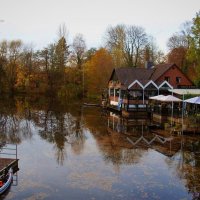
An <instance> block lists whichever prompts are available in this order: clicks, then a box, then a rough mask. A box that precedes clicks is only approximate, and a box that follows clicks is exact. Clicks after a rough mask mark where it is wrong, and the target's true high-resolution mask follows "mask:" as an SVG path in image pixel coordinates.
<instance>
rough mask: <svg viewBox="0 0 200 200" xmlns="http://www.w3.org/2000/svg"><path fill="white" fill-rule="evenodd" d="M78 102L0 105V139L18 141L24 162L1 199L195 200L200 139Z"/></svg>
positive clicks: (32, 101)
mask: <svg viewBox="0 0 200 200" xmlns="http://www.w3.org/2000/svg"><path fill="white" fill-rule="evenodd" d="M81 105H82V104H81V103H80V102H76V103H70V102H65V103H63V102H59V101H55V100H49V99H48V100H46V99H40V98H31V99H28V100H27V99H25V98H18V99H15V100H1V101H0V141H1V142H7V143H11V144H17V158H18V159H19V171H18V172H17V173H16V175H15V177H14V178H15V182H13V185H12V186H11V188H10V189H9V191H8V192H7V193H6V194H4V195H3V196H1V197H0V198H2V199H15V200H17V199H20V200H21V199H26V200H32V199H81V200H82V199H91V200H95V199H126V200H128V199H131V200H133V199H136V200H138V199H162V200H163V199H166V200H168V199H198V196H199V192H200V137H199V136H197V135H194V134H190V135H187V136H186V135H177V134H176V135H172V134H171V133H170V132H168V133H167V134H166V133H163V131H162V130H161V131H159V130H156V131H154V130H150V129H149V126H148V124H149V123H150V122H148V121H147V120H143V119H135V120H133V119H132V120H127V119H122V118H120V116H118V115H116V114H114V113H110V112H105V111H102V110H101V109H100V108H96V107H83V106H81ZM0 156H1V157H2V156H3V155H1V154H0ZM4 156H5V155H4Z"/></svg>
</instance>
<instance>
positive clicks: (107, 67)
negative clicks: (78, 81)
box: [84, 48, 114, 95]
mask: <svg viewBox="0 0 200 200" xmlns="http://www.w3.org/2000/svg"><path fill="white" fill-rule="evenodd" d="M113 67H114V65H113V60H112V57H111V55H110V54H109V52H108V51H107V50H106V49H104V48H101V49H99V50H98V51H96V53H95V54H94V55H93V56H92V57H91V59H90V60H89V61H87V62H86V64H85V65H84V69H85V70H84V74H85V83H86V87H87V91H88V92H89V93H90V94H99V95H100V94H101V93H102V90H103V89H104V88H105V87H107V83H108V79H109V78H110V75H111V72H112V70H113Z"/></svg>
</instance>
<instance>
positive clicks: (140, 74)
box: [115, 67, 154, 87]
mask: <svg viewBox="0 0 200 200" xmlns="http://www.w3.org/2000/svg"><path fill="white" fill-rule="evenodd" d="M153 71H154V69H146V68H133V67H126V68H116V69H115V73H116V76H117V78H118V79H119V81H120V82H121V83H123V84H124V85H125V86H127V87H128V86H129V85H130V84H131V83H132V82H133V80H139V81H141V82H143V81H145V82H146V81H147V80H149V79H150V78H151V75H152V73H153Z"/></svg>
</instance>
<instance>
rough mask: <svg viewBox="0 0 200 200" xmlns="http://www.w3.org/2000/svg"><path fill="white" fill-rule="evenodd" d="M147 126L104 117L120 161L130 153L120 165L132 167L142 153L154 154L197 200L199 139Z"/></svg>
mask: <svg viewBox="0 0 200 200" xmlns="http://www.w3.org/2000/svg"><path fill="white" fill-rule="evenodd" d="M151 124H152V122H151V121H148V120H144V119H125V118H121V117H120V116H118V115H116V114H114V113H110V114H109V115H108V122H107V129H108V132H109V134H110V137H112V138H115V139H113V141H114V142H115V143H114V145H115V147H116V146H118V147H119V148H121V152H123V156H124V157H128V156H125V155H124V154H127V155H129V152H132V154H131V156H130V157H129V158H131V159H128V161H127V160H126V159H123V161H122V163H124V162H125V164H134V163H135V162H137V161H139V159H140V156H142V155H143V153H144V152H145V151H148V150H149V149H152V150H155V151H157V152H159V153H161V154H162V155H164V156H166V159H165V161H166V163H167V164H168V165H169V168H170V169H173V170H174V172H175V174H177V175H178V177H179V178H180V179H181V180H183V181H184V182H185V186H186V187H187V188H188V192H189V193H191V194H192V196H193V197H194V199H195V198H196V199H198V198H200V137H199V136H198V135H195V134H193V135H191V134H190V135H177V134H173V133H174V132H173V131H169V130H167V131H165V130H163V129H156V130H151V128H150V127H151V126H150V125H151ZM172 128H173V127H172ZM116 138H118V140H117V139H116ZM122 144H126V145H124V146H123V145H122ZM125 149H126V150H125ZM138 152H140V154H138ZM136 155H137V156H136ZM111 157H112V155H111ZM121 158H122V157H119V159H121ZM119 163H121V162H120V161H119Z"/></svg>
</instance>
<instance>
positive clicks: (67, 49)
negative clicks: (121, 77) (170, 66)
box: [0, 11, 200, 98]
mask: <svg viewBox="0 0 200 200" xmlns="http://www.w3.org/2000/svg"><path fill="white" fill-rule="evenodd" d="M66 35H67V29H66V26H65V25H61V26H60V27H59V30H58V39H57V40H56V41H55V42H54V43H51V44H49V45H47V46H46V47H44V48H43V49H41V50H35V49H34V48H33V46H31V45H26V44H23V42H22V41H21V40H12V41H6V40H3V41H1V42H0V93H1V94H9V95H14V94H19V93H20V94H21V93H24V94H45V95H53V96H61V97H67V98H70V97H72V98H74V97H79V98H81V97H85V96H90V97H92V96H99V95H100V94H101V93H102V90H103V88H105V87H106V85H107V81H108V79H109V76H110V74H111V72H112V70H113V68H116V67H144V66H145V63H147V62H151V63H152V64H153V65H156V64H159V63H164V62H173V63H176V64H177V65H178V66H179V67H180V68H181V69H182V70H183V71H184V72H185V73H186V74H188V76H189V77H190V78H191V79H192V80H193V81H194V82H195V84H196V85H197V86H200V11H199V12H198V13H196V16H195V17H194V18H193V19H192V21H190V22H185V23H184V24H183V26H182V27H181V30H180V31H179V32H177V33H174V34H173V35H172V36H171V37H170V38H169V40H168V42H167V46H168V49H169V53H167V54H166V55H165V54H164V53H163V52H162V51H161V50H160V49H159V48H158V46H157V44H156V42H155V39H154V38H153V37H152V36H150V35H148V34H147V33H146V32H145V29H144V28H143V27H140V26H135V25H130V26H128V25H124V24H118V25H116V26H110V27H108V28H107V30H106V31H105V35H104V44H103V45H102V47H100V48H98V49H97V48H90V49H87V47H86V41H85V39H84V37H83V35H82V34H77V35H75V37H74V38H73V41H72V42H71V43H69V42H68V40H67V36H66Z"/></svg>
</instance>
